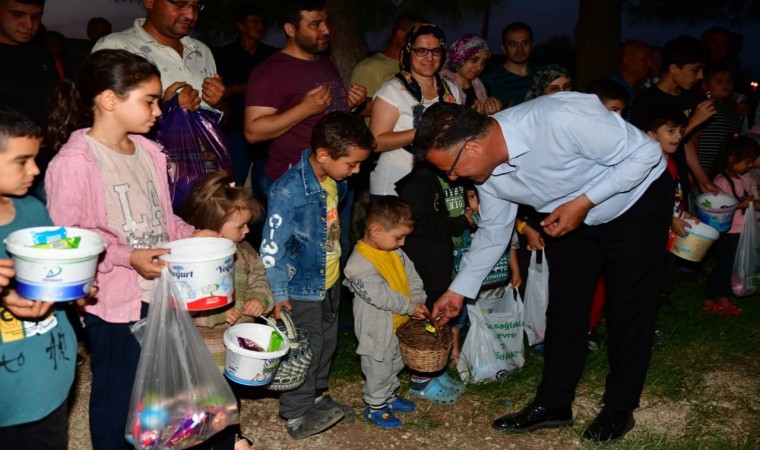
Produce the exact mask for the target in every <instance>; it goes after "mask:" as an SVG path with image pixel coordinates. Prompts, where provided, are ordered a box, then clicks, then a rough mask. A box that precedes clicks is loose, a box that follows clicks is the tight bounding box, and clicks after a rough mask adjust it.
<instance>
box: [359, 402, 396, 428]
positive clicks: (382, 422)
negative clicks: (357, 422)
mask: <svg viewBox="0 0 760 450" xmlns="http://www.w3.org/2000/svg"><path fill="white" fill-rule="evenodd" d="M364 418H365V419H367V420H368V421H369V422H370V423H373V424H375V425H377V426H378V427H380V428H382V429H384V430H395V429H396V428H400V427H401V420H399V418H398V417H396V416H394V415H393V411H391V409H390V408H389V407H387V406H386V407H385V408H383V409H381V410H379V411H374V412H373V411H372V409H370V407H367V409H365V410H364Z"/></svg>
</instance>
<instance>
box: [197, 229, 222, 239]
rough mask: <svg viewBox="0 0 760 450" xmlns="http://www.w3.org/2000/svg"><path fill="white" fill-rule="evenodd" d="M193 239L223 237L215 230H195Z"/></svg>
mask: <svg viewBox="0 0 760 450" xmlns="http://www.w3.org/2000/svg"><path fill="white" fill-rule="evenodd" d="M190 236H191V237H215V238H218V237H222V235H221V234H219V232H218V231H214V230H195V231H193V232H192V233H190Z"/></svg>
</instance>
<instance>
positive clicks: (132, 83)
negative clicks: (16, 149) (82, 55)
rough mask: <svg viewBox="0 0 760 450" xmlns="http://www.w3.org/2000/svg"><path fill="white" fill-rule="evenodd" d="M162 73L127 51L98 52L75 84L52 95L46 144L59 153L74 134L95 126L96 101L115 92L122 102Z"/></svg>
mask: <svg viewBox="0 0 760 450" xmlns="http://www.w3.org/2000/svg"><path fill="white" fill-rule="evenodd" d="M152 77H157V78H159V79H160V78H161V72H159V71H158V68H157V67H156V66H155V65H154V64H153V63H152V62H150V61H148V60H147V59H145V58H144V57H142V56H140V55H136V54H134V53H130V52H128V51H126V50H99V51H97V52H95V53H92V54H91V55H89V56H88V57H87V58H86V59H85V60H84V62H83V63H82V68H81V69H80V70H79V75H78V76H77V79H76V83H73V82H71V81H68V80H64V81H62V82H61V83H60V84H59V86H58V88H56V90H55V92H54V93H53V98H52V102H51V104H52V107H51V114H50V120H49V123H48V130H47V144H48V146H49V147H50V148H52V149H53V150H54V151H56V152H57V151H58V150H59V149H60V148H61V147H62V146H63V144H65V143H66V141H67V140H68V139H69V134H71V132H72V131H74V130H76V129H79V128H84V127H90V126H92V122H93V112H94V109H95V98H96V97H97V96H98V95H99V94H100V93H101V92H103V91H106V90H112V91H114V92H115V93H116V95H117V96H118V97H119V98H126V97H127V96H128V95H129V91H131V90H133V89H135V88H136V87H138V86H139V85H140V84H142V83H144V82H146V81H148V80H150V79H151V78H152Z"/></svg>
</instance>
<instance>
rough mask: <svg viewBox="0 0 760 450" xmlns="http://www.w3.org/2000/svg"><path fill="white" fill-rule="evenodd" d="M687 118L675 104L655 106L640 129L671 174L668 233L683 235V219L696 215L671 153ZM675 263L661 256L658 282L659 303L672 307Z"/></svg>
mask: <svg viewBox="0 0 760 450" xmlns="http://www.w3.org/2000/svg"><path fill="white" fill-rule="evenodd" d="M687 124H688V121H687V120H686V117H685V116H684V115H683V113H682V112H681V111H679V110H677V109H675V108H671V107H667V106H659V107H654V108H651V109H649V111H648V112H647V116H646V118H645V119H644V121H643V122H642V130H643V131H644V132H645V133H646V134H647V135H648V136H649V137H651V138H652V139H654V140H655V141H657V142H658V143H659V144H660V148H661V149H662V154H663V157H664V158H665V160H666V161H667V170H668V172H669V173H670V176H671V177H672V178H673V188H674V202H673V217H672V218H671V219H670V233H671V236H672V238H675V236H686V234H687V233H686V228H691V226H690V225H689V223H688V222H686V220H685V219H690V220H693V221H698V219H697V218H696V217H694V216H693V215H691V214H689V213H688V212H687V211H686V206H687V205H686V203H687V202H686V197H685V195H686V192H684V189H683V183H682V182H681V177H680V175H679V170H678V167H677V162H676V160H675V158H673V157H672V155H673V154H674V153H675V152H676V151H677V150H678V148H679V146H680V144H681V140H682V139H683V136H684V134H683V133H684V129H685V128H686V126H687ZM676 265H677V257H676V256H675V255H673V254H672V253H670V252H667V255H666V258H665V272H664V275H663V277H662V285H661V286H660V305H659V306H660V307H661V308H669V307H672V304H671V302H670V297H669V295H670V291H671V289H672V286H673V278H674V274H675V270H676Z"/></svg>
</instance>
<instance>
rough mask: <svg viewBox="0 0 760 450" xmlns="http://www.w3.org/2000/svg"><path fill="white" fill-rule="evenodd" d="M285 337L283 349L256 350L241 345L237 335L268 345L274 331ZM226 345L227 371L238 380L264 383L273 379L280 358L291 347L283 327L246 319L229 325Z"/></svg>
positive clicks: (258, 343)
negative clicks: (249, 321) (281, 329)
mask: <svg viewBox="0 0 760 450" xmlns="http://www.w3.org/2000/svg"><path fill="white" fill-rule="evenodd" d="M273 332H275V333H277V334H279V335H280V336H281V337H282V345H281V346H280V349H279V350H277V351H272V352H257V351H253V350H248V349H245V348H242V347H241V346H240V344H239V342H238V337H242V338H246V339H250V340H252V341H253V342H255V343H256V344H257V345H258V346H259V347H261V348H264V349H266V348H268V347H269V341H270V340H271V339H272V333H273ZM224 346H225V347H227V356H226V358H225V361H224V375H226V376H227V378H229V379H230V380H232V381H234V382H235V383H238V384H243V385H246V386H261V385H264V384H268V383H271V382H272V378H273V377H274V374H275V372H277V367H279V365H280V358H282V357H283V356H284V355H285V353H287V352H288V350H289V349H290V341H288V338H287V336H285V335H284V334H283V333H282V332H281V331H280V330H278V329H277V328H274V327H270V326H267V325H260V324H258V323H244V324H240V325H235V326H232V327H230V328H229V329H228V330H227V331H225V332H224Z"/></svg>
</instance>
